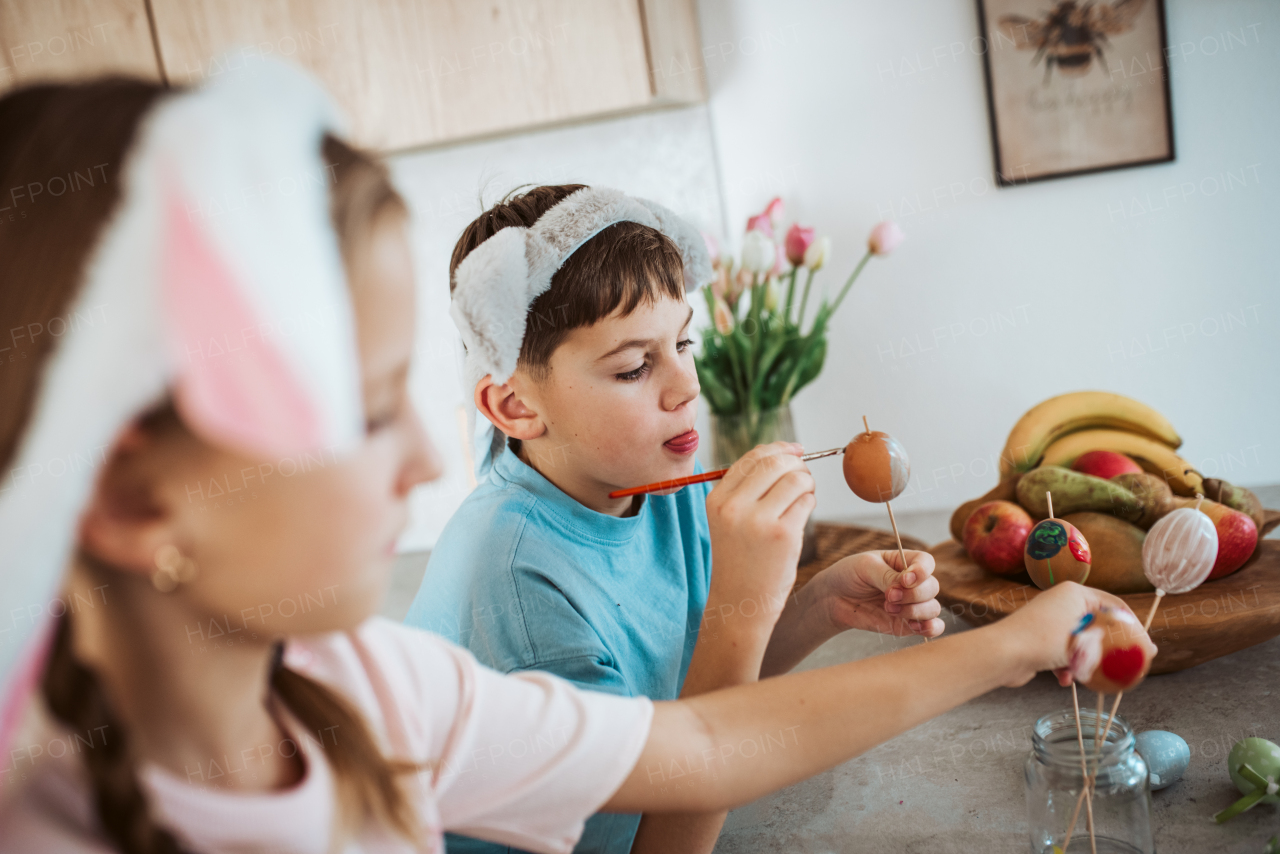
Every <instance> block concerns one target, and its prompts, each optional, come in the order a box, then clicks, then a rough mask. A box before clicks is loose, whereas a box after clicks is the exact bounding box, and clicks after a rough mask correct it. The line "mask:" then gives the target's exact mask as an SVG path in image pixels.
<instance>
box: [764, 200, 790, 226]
mask: <svg viewBox="0 0 1280 854" xmlns="http://www.w3.org/2000/svg"><path fill="white" fill-rule="evenodd" d="M784 209H785V206H784V205H783V204H782V197H781V196H774V197H773V200H772V201H770V202H769V204H767V205H765V206H764V215H765V216H767V217H769V222H770V223H772V224H773V225H781V224H782V212H783V210H784Z"/></svg>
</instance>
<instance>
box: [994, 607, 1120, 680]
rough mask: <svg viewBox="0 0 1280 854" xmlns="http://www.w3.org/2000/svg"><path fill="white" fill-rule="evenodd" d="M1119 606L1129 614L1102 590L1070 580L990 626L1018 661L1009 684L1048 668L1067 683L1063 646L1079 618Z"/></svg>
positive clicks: (1066, 662) (1064, 649)
mask: <svg viewBox="0 0 1280 854" xmlns="http://www.w3.org/2000/svg"><path fill="white" fill-rule="evenodd" d="M1104 605H1106V606H1109V607H1112V608H1123V609H1124V610H1126V611H1128V612H1129V613H1131V614H1132V613H1133V611H1132V609H1130V608H1129V606H1128V605H1127V604H1125V601H1124V600H1123V599H1121V598H1120V597H1119V596H1114V595H1112V594H1110V593H1106V592H1104V591H1102V590H1095V589H1094V588H1092V587H1085V586H1083V585H1080V584H1076V583H1075V582H1074V581H1064V582H1062V583H1060V584H1055V585H1054V586H1053V587H1050V588H1049V589H1048V590H1043V591H1041V592H1040V593H1038V594H1036V596H1035V598H1034V599H1032V600H1031V601H1030V602H1028V603H1027V604H1026V605H1023V606H1022V607H1021V608H1019V609H1018V610H1017V611H1014V612H1013V613H1012V614H1010V615H1009V616H1007V617H1005V618H1004V619H1003V620H1001V621H1000V622H998V623H996V624H995V625H994V626H992V627H991V628H993V629H999V630H1001V631H1003V632H1004V634H1005V636H1006V638H1007V640H1006V643H1007V644H1008V647H1007V648H1008V649H1009V650H1010V652H1011V653H1012V654H1013V655H1015V656H1017V657H1018V658H1019V661H1020V665H1021V666H1020V668H1019V675H1018V677H1017V678H1016V679H1015V680H1013V681H1011V682H1009V683H1008V685H1009V687H1011V688H1012V687H1017V686H1018V685H1024V684H1026V683H1027V682H1029V681H1030V680H1031V678H1032V677H1033V676H1035V675H1036V674H1037V673H1039V672H1040V671H1041V670H1052V671H1053V672H1054V675H1055V676H1057V677H1058V684H1060V685H1062V686H1063V687H1064V688H1065V687H1068V686H1069V685H1070V684H1071V674H1070V673H1069V672H1068V670H1067V665H1068V663H1069V661H1068V654H1067V648H1068V645H1069V641H1070V638H1071V632H1072V631H1074V630H1075V628H1076V626H1078V625H1079V624H1080V618H1081V617H1083V616H1084V615H1085V614H1089V613H1092V612H1094V611H1096V610H1098V609H1099V608H1101V607H1102V606H1104Z"/></svg>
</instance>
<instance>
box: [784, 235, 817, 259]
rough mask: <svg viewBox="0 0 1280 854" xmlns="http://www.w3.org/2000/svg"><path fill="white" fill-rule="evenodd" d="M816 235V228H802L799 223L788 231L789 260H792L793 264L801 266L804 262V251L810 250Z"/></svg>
mask: <svg viewBox="0 0 1280 854" xmlns="http://www.w3.org/2000/svg"><path fill="white" fill-rule="evenodd" d="M815 236H816V231H815V229H812V228H802V227H800V226H799V225H793V226H791V228H790V229H789V230H788V231H787V241H786V246H787V260H788V261H790V262H791V266H793V267H799V266H800V265H801V264H803V263H804V253H805V252H807V251H808V250H809V246H810V245H811V244H812V243H813V240H814V237H815Z"/></svg>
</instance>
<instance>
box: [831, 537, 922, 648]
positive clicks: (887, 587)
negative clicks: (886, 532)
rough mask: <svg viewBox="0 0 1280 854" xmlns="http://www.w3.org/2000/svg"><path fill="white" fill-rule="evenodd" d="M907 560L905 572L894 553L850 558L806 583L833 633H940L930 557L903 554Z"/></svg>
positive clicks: (851, 556)
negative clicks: (812, 589) (863, 631)
mask: <svg viewBox="0 0 1280 854" xmlns="http://www.w3.org/2000/svg"><path fill="white" fill-rule="evenodd" d="M906 556H907V564H908V565H907V571H906V572H901V571H900V570H901V569H902V557H901V556H900V555H899V554H898V551H897V549H893V550H885V551H875V552H863V553H861V554H856V555H849V556H848V557H844V558H841V559H840V560H838V561H836V562H835V563H833V564H832V565H831V566H829V567H827V568H826V569H824V570H822V572H819V573H818V574H817V575H815V576H814V577H813V580H812V581H810V582H809V584H810V585H816V587H815V588H814V592H815V594H816V595H817V596H818V599H819V601H820V602H821V606H820V607H821V610H820V611H819V613H825V614H826V615H827V619H828V620H829V621H830V622H831V631H832V634H836V633H839V632H843V631H845V630H847V629H864V630H866V631H870V632H880V633H881V634H887V635H898V636H899V637H901V636H906V635H920V636H921V637H926V638H936V637H937V636H938V635H940V634H942V633H943V631H944V630H945V629H946V624H945V623H943V622H942V620H940V619H938V615H939V614H941V613H942V606H941V605H940V604H938V600H937V599H936V598H935V597H936V596H937V595H938V579H936V578H934V577H933V567H934V561H933V555H931V554H929V553H928V552H920V551H907V552H906Z"/></svg>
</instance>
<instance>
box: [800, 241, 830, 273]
mask: <svg viewBox="0 0 1280 854" xmlns="http://www.w3.org/2000/svg"><path fill="white" fill-rule="evenodd" d="M829 254H831V238H830V237H819V238H818V239H817V240H815V241H813V242H812V243H810V244H809V248H808V249H806V250H805V251H804V265H805V266H806V267H808V268H809V269H810V270H821V269H822V266H823V265H824V264H826V263H827V256H828V255H829Z"/></svg>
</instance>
